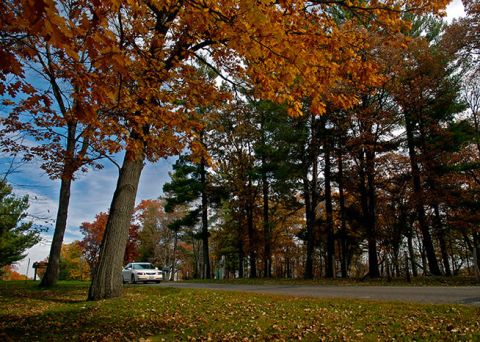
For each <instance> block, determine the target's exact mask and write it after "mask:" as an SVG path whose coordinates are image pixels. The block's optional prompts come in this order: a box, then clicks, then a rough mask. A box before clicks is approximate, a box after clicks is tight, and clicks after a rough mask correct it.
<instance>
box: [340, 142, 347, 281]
mask: <svg viewBox="0 0 480 342" xmlns="http://www.w3.org/2000/svg"><path fill="white" fill-rule="evenodd" d="M338 196H339V199H338V201H339V205H340V224H341V226H340V227H341V228H340V247H341V250H342V260H341V272H342V278H347V277H348V267H347V260H348V256H347V249H348V248H347V247H348V246H347V220H346V217H345V194H344V193H343V157H342V152H341V151H339V154H338Z"/></svg>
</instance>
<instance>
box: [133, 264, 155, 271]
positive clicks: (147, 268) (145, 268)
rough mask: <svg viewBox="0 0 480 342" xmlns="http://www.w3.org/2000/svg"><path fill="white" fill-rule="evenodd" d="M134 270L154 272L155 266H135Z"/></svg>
mask: <svg viewBox="0 0 480 342" xmlns="http://www.w3.org/2000/svg"><path fill="white" fill-rule="evenodd" d="M133 269H134V270H153V269H155V266H153V265H152V264H133Z"/></svg>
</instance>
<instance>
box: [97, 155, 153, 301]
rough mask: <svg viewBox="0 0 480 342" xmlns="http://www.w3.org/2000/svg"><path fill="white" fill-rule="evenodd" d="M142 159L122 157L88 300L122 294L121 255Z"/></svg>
mask: <svg viewBox="0 0 480 342" xmlns="http://www.w3.org/2000/svg"><path fill="white" fill-rule="evenodd" d="M144 160H145V156H144V155H141V156H135V155H134V154H133V153H131V152H129V151H128V152H127V153H126V154H125V159H124V161H123V165H122V168H121V170H120V174H119V178H118V182H117V187H116V189H115V193H114V195H113V199H112V203H111V205H110V211H109V215H108V221H107V226H106V228H105V234H104V236H103V240H102V244H101V246H100V256H99V260H98V265H97V270H96V272H95V275H94V277H93V279H92V284H91V285H90V291H89V295H88V298H89V300H100V299H105V298H112V297H118V296H120V295H121V294H122V290H123V286H122V279H121V278H122V277H121V274H122V263H123V256H124V254H125V248H126V246H127V240H128V229H129V226H130V223H131V220H132V213H133V210H134V207H135V197H136V195H137V189H138V183H139V180H140V175H141V173H142V169H143V162H144Z"/></svg>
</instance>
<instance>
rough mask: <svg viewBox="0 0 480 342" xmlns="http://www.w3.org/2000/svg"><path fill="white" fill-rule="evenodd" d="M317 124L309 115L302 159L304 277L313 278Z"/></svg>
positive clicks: (312, 116) (313, 117)
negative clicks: (307, 144)
mask: <svg viewBox="0 0 480 342" xmlns="http://www.w3.org/2000/svg"><path fill="white" fill-rule="evenodd" d="M316 127H317V125H316V120H315V116H314V115H313V114H312V115H311V116H310V135H311V141H310V142H309V147H308V149H307V151H305V152H306V153H305V154H306V158H304V160H303V167H304V171H303V197H304V199H305V217H306V225H307V257H306V261H305V273H304V278H305V279H313V259H314V250H315V232H314V226H315V221H316V213H315V210H316V208H317V201H318V198H317V182H318V160H317V153H318V152H317V148H318V146H317V145H318V144H317V136H316V131H317V128H316ZM309 165H312V182H310V181H309V180H308V175H309Z"/></svg>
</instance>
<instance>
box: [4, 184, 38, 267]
mask: <svg viewBox="0 0 480 342" xmlns="http://www.w3.org/2000/svg"><path fill="white" fill-rule="evenodd" d="M28 207H29V205H28V196H24V197H17V196H15V195H13V194H12V188H11V186H9V185H8V184H7V183H6V182H5V181H0V272H1V269H2V268H3V267H4V266H7V265H11V264H13V263H14V262H17V261H20V260H22V259H23V258H24V257H25V254H24V253H25V251H26V250H27V249H29V248H30V247H33V246H34V245H35V244H37V243H38V242H40V240H41V238H40V234H39V232H38V231H37V230H35V229H33V228H32V222H26V221H25V218H26V217H27V213H26V210H27V209H28Z"/></svg>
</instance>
